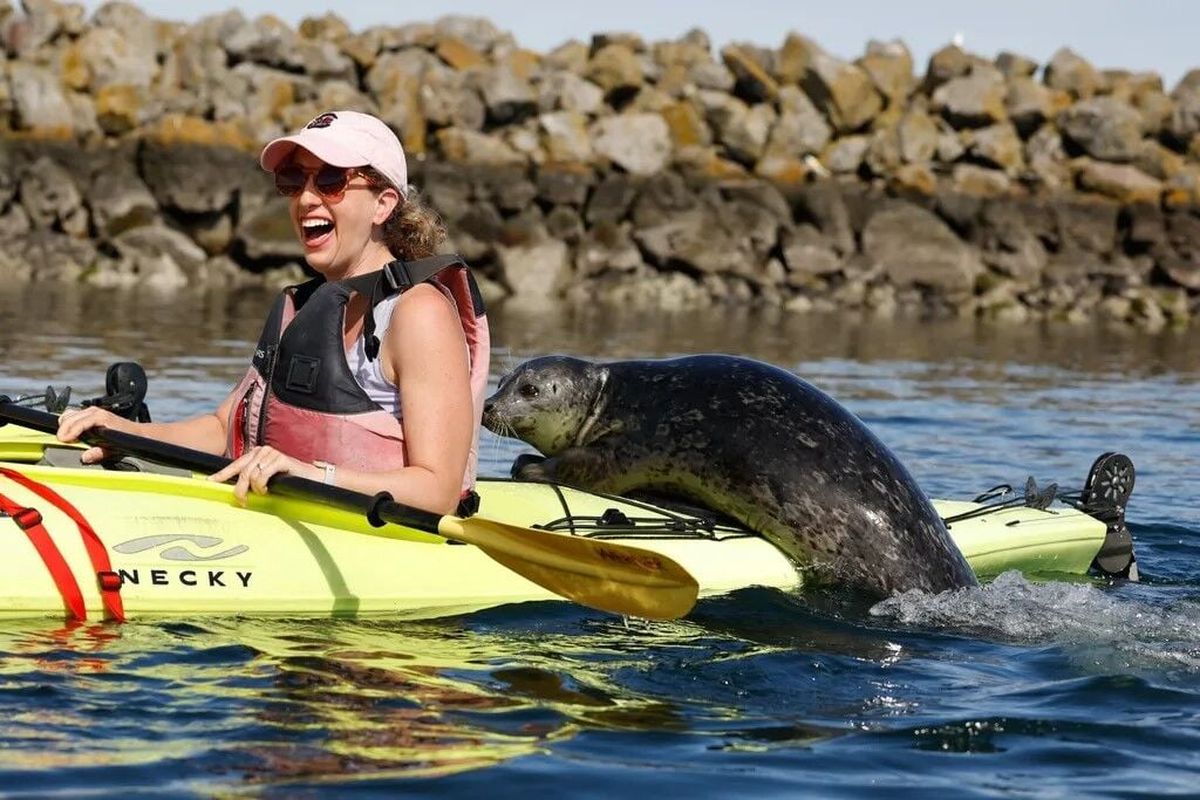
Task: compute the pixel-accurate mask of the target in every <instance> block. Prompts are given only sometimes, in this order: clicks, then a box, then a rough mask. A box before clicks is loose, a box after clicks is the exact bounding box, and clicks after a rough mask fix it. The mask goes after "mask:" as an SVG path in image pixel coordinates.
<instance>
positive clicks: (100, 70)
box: [69, 28, 158, 91]
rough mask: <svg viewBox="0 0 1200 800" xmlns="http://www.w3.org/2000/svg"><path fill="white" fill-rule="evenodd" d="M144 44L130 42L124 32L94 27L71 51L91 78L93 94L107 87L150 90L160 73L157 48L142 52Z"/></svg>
mask: <svg viewBox="0 0 1200 800" xmlns="http://www.w3.org/2000/svg"><path fill="white" fill-rule="evenodd" d="M141 46H144V43H139V44H133V43H131V42H129V41H128V40H127V39H126V38H125V36H124V33H123V32H122V31H119V30H115V29H113V28H92V29H91V30H89V31H88V32H87V33H85V34H84V35H83V37H82V38H81V39H79V40H78V41H76V42H75V43H74V44H73V45H72V48H71V51H69V52H74V53H76V54H77V56H76V57H77V58H78V59H79V60H80V62H81V63H82V66H83V69H84V70H85V71H86V74H87V75H88V81H87V84H86V87H80V88H90V89H91V90H92V91H96V90H98V89H102V88H104V87H105V86H114V85H129V86H141V87H149V86H150V84H151V83H152V81H153V79H154V76H155V75H156V74H157V73H158V59H157V50H158V48H157V47H151V48H150V49H149V50H142V49H140V47H141Z"/></svg>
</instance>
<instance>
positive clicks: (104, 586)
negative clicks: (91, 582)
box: [96, 570, 125, 592]
mask: <svg viewBox="0 0 1200 800" xmlns="http://www.w3.org/2000/svg"><path fill="white" fill-rule="evenodd" d="M96 578H97V580H98V581H99V583H100V591H102V592H117V591H120V590H121V587H122V586H123V585H124V584H125V579H124V578H122V577H121V575H120V573H118V572H112V571H111V570H105V571H101V572H97V573H96Z"/></svg>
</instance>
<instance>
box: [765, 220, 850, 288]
mask: <svg viewBox="0 0 1200 800" xmlns="http://www.w3.org/2000/svg"><path fill="white" fill-rule="evenodd" d="M779 245H780V250H781V251H782V253H783V263H784V265H785V266H786V267H787V271H788V276H787V282H788V283H789V284H791V285H793V286H804V285H806V284H807V283H808V282H809V281H810V280H811V278H812V276H814V275H829V274H833V273H836V272H840V271H841V269H842V259H841V257H840V256H839V255H838V253H837V251H836V250H834V247H833V243H832V242H830V241H829V239H827V238H826V237H825V236H823V235H822V234H821V232H820V231H819V230H817V228H816V227H814V226H813V225H808V224H803V225H798V226H796V227H795V228H784V229H783V231H782V232H781V233H780V236H779Z"/></svg>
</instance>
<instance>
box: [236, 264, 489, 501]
mask: <svg viewBox="0 0 1200 800" xmlns="http://www.w3.org/2000/svg"><path fill="white" fill-rule="evenodd" d="M422 282H429V283H431V284H433V285H434V286H436V287H437V288H438V289H440V290H441V291H442V292H443V293H444V294H445V295H446V296H447V297H448V298H450V300H451V301H453V303H454V307H455V309H456V310H457V311H458V317H459V320H460V322H461V323H462V327H463V333H464V334H465V335H466V341H467V348H468V355H469V358H470V365H471V398H472V401H473V406H474V412H475V432H474V436H473V437H472V441H471V452H470V455H469V457H468V459H467V468H466V471H465V472H464V474H463V482H462V486H463V490H464V492H466V491H469V490H470V489H471V488H472V487H473V486H474V485H475V473H476V469H477V466H478V459H479V421H480V419H481V417H482V414H483V398H484V394H485V392H486V388H487V376H488V360H489V356H490V347H491V341H490V335H489V332H488V324H487V316H486V313H485V310H484V305H483V298H482V296H481V295H480V293H479V288H478V286H477V285H476V283H475V279H474V278H473V277H472V275H471V272H470V269H469V268H468V267H467V265H466V263H465V262H464V261H463V260H462V259H461V258H460V257H459V256H456V255H442V256H433V257H431V258H424V259H420V260H418V261H409V262H405V261H400V260H397V261H393V262H391V263H390V264H388V265H386V266H385V267H383V269H381V270H379V271H377V272H371V273H369V274H367V275H360V276H357V277H354V278H348V279H346V280H342V281H330V282H326V281H325V280H324V279H323V278H316V279H314V280H311V281H308V282H306V283H302V284H300V285H298V286H290V287H288V288H286V289H285V290H284V291H283V293H282V294H281V295H280V296H279V298H278V300H276V302H275V305H274V307H273V308H272V309H271V313H270V315H269V316H268V317H267V322H266V324H265V325H264V326H263V332H262V335H261V336H260V337H259V340H258V346H257V347H255V350H254V358H253V359H252V361H251V365H250V368H249V369H248V370H247V371H246V376H245V377H244V378H242V381H241V383H239V384H238V387H237V389H236V390H235V392H236V396H237V402H235V403H234V407H233V411H232V412H231V414H230V419H229V424H228V431H229V439H228V442H227V445H226V455H228V456H229V457H231V458H237V457H238V456H240V455H241V454H242V453H244V452H245V451H246V450H247V449H249V448H250V447H253V446H255V445H262V444H267V445H270V446H272V447H274V448H276V449H277V450H279V451H281V452H283V453H286V454H287V455H289V456H291V457H293V458H297V459H300V460H301V461H308V462H315V461H324V462H327V463H330V464H335V465H337V466H345V467H347V468H349V469H355V470H367V471H386V470H392V469H399V468H401V467H403V466H405V465H406V464H407V463H408V453H407V448H406V447H405V443H404V425H403V422H402V419H401V418H399V417H397V416H393V415H392V414H391V413H389V412H388V411H387V410H385V409H384V408H383V407H382V406H380V405H379V404H378V403H376V402H375V401H374V400H372V399H371V398H370V397H368V396H367V394H366V392H365V391H363V389H362V387H361V386H360V385H359V384H358V381H357V380H355V378H354V374H353V372H351V369H350V365H349V363H348V362H347V360H346V350H345V343H344V338H343V328H344V325H345V317H346V304H347V302H349V300H350V297H351V295H353V294H355V293H358V294H362V295H364V296H366V297H367V298H368V300H369V303H368V307H367V311H366V316H365V318H364V320H363V334H362V335H363V337H364V340H365V349H366V353H367V358H368V359H370V360H374V359H375V358H377V357H378V355H379V339H378V338H377V337H376V336H375V317H374V309H375V306H376V305H378V304H379V303H380V302H382V301H383V300H385V299H386V298H388V297H391V296H392V295H395V294H397V293H400V292H404V291H406V290H407V289H410V288H412V287H413V286H415V285H417V284H418V283H422ZM401 403H403V398H401Z"/></svg>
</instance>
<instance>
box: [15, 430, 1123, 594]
mask: <svg viewBox="0 0 1200 800" xmlns="http://www.w3.org/2000/svg"><path fill="white" fill-rule="evenodd" d="M53 452H57V453H58V457H57V458H54V459H51V461H53V462H54V463H59V464H63V463H73V462H72V461H71V459H70V458H66V459H64V458H63V457H62V456H63V453H64V452H66V453H67V455H68V456H69V455H70V454H71V453H73V452H74V451H70V450H67V449H66V448H63V447H62V446H60V445H57V443H55V442H54V440H53V438H52V437H50V436H48V435H46V434H44V433H38V432H35V431H32V430H29V429H26V428H22V427H19V426H17V425H11V424H10V425H7V426H5V427H3V428H0V466H4V467H6V468H8V469H11V470H15V471H17V472H18V473H19V474H20V475H22V476H24V477H25V478H28V479H32V480H33V481H36V482H38V483H39V484H42V485H45V486H48V487H51V488H52V489H53V490H54V491H55V492H57V493H58V494H59V495H61V496H62V497H63V498H65V499H66V500H68V501H69V502H70V503H71V504H72V505H73V506H75V508H77V509H78V511H79V512H80V513H81V514H82V515H83V516H84V517H85V518H86V519H87V521H88V522H90V524H91V526H92V527H93V529H94V530H95V532H96V535H97V536H98V538H99V539H100V541H101V542H102V543H103V546H104V548H105V549H106V551H107V554H108V557H109V559H110V561H111V567H112V571H113V572H115V573H116V574H117V575H119V576H120V595H121V598H122V600H123V603H124V609H125V612H126V615H127V617H128V618H138V617H147V616H195V615H286V616H305V617H308V616H331V615H362V614H382V615H390V616H394V617H436V616H442V615H449V614H459V613H464V612H470V611H474V610H478V609H483V608H488V607H492V606H497V605H501V604H505V603H518V602H528V601H540V600H553V599H561V598H560V597H559V596H558V595H556V594H554V593H552V592H550V591H548V590H547V589H545V588H543V587H542V586H539V585H538V584H536V583H533V582H531V581H530V580H527V579H526V578H523V577H521V576H520V575H518V574H517V573H516V572H514V571H512V570H510V569H508V568H507V567H505V566H502V565H501V564H500V563H497V562H496V561H494V560H492V559H491V558H489V557H488V556H487V555H486V554H485V553H484V552H483V551H482V550H480V549H479V548H478V547H475V546H471V545H466V544H461V543H457V542H452V541H448V540H447V539H446V538H444V537H442V536H439V535H436V534H433V533H428V532H424V531H421V530H416V529H414V528H408V527H405V526H403V525H395V524H391V525H386V526H384V527H379V528H377V527H372V526H371V525H370V524H369V523H368V522H367V520H366V519H365V517H364V516H363V515H361V514H356V513H352V512H350V511H344V510H338V509H336V508H331V507H329V506H328V505H326V504H322V503H319V502H313V501H311V500H304V499H295V498H291V497H277V496H265V497H264V496H251V498H250V501H249V504H248V506H246V507H241V506H239V505H238V504H237V503H236V502H235V500H234V498H233V493H232V488H231V487H230V486H227V485H223V484H214V483H212V482H210V481H207V480H205V479H203V477H201V476H198V475H192V474H161V473H158V472H151V471H119V470H109V469H100V468H83V467H72V466H51V465H49V464H48V463H47V461H46V459H47V456H48V455H50V454H51V453H53ZM75 460H76V461H77V459H75ZM477 490H478V493H479V495H480V498H481V504H480V510H479V515H478V516H479V517H481V518H486V519H488V520H496V521H499V522H502V523H508V524H512V525H519V526H526V527H537V528H540V529H543V530H546V531H551V532H554V533H556V534H557V535H559V536H565V537H572V536H573V537H586V538H589V539H596V540H602V541H604V542H612V543H616V544H628V545H634V546H636V547H638V548H641V549H643V550H646V551H650V552H652V553H656V554H660V555H662V556H665V557H667V558H669V559H673V560H674V561H675V562H677V563H678V564H679V565H680V566H682V567H683V568H684V569H686V570H687V571H688V572H690V573H691V575H692V576H694V577H695V579H696V582H697V583H698V584H699V592H700V595H701V596H710V595H716V594H721V593H725V592H730V591H733V590H736V589H740V588H744V587H750V586H767V587H777V588H780V589H785V590H787V589H794V588H796V587H797V586H798V584H799V580H800V579H799V577H798V575H797V572H796V570H795V569H794V568H793V566H792V565H791V564H790V563H789V562H788V561H787V560H786V559H785V558H784V557H783V556H782V555H781V554H780V552H779V551H778V550H776V549H775V548H774V547H773V546H772V545H770V544H769V543H767V542H766V541H765V540H763V539H761V538H759V537H757V536H755V535H753V534H752V533H750V532H748V531H746V530H744V529H741V528H738V527H736V526H733V525H726V524H717V523H713V521H712V520H711V518H708V517H705V516H704V515H701V514H696V513H687V512H683V511H677V510H673V509H670V508H665V507H659V506H654V505H650V504H646V503H641V502H635V501H631V500H627V499H622V498H614V497H609V496H603V495H597V494H591V493H588V492H583V491H579V490H575V489H571V488H567V487H561V486H553V485H547V484H531V483H521V482H515V481H510V480H500V479H482V480H480V482H479V485H478V489H477ZM0 493H3V494H4V495H5V496H7V497H8V498H10V499H11V500H12V501H14V502H16V503H17V504H20V505H26V506H30V507H35V508H37V509H38V511H39V512H40V513H41V515H42V520H43V526H44V528H45V530H46V531H47V532H48V533H49V534H50V536H51V537H52V538H53V540H54V542H55V544H56V545H57V548H58V550H59V551H60V552H61V554H62V557H63V559H64V560H65V561H66V563H67V564H68V565H69V567H70V569H71V571H72V572H73V573H74V574H75V577H76V580H77V581H78V585H79V587H80V590H81V592H82V594H83V600H84V603H85V605H86V607H87V610H88V612H89V614H95V615H96V617H99V616H100V615H101V614H102V612H103V605H102V598H101V592H100V590H99V588H98V585H97V581H96V579H95V569H94V567H93V564H92V561H91V559H90V557H89V554H88V552H87V550H86V549H85V547H84V544H83V540H82V538H81V536H80V533H79V529H78V527H77V526H76V524H75V523H74V522H73V521H72V520H71V519H70V518H69V517H68V516H67V515H66V514H65V513H63V512H62V511H60V510H59V509H57V508H56V507H55V506H54V505H52V504H48V503H46V502H44V501H43V500H42V499H41V498H39V497H38V496H37V495H35V494H33V493H32V492H31V491H29V490H28V489H26V488H25V487H23V486H22V485H21V484H19V483H18V482H15V481H13V480H11V479H8V478H4V477H0ZM934 504H935V506H936V507H937V509H938V511H939V512H940V513H941V514H942V515H943V517H946V518H948V522H949V529H950V533H951V536H952V537H953V538H954V541H955V543H956V544H957V545H958V546H959V547H960V548H961V549H962V551H963V553H964V555H965V556H966V558H967V560H968V561H969V562H970V564H971V566H972V567H973V568H974V569H975V571H976V572H977V573H978V574H980V575H981V576H984V577H986V576H989V575H995V574H998V573H1000V572H1002V571H1004V570H1009V569H1017V570H1021V571H1022V572H1025V573H1028V574H1051V573H1055V574H1064V573H1065V574H1075V575H1083V574H1085V573H1087V571H1088V570H1089V567H1091V566H1092V564H1093V560H1094V559H1095V558H1096V557H1097V555H1098V553H1100V552H1101V549H1102V547H1104V546H1105V543H1106V540H1108V539H1109V536H1108V534H1109V529H1110V527H1111V526H1110V525H1108V524H1106V522H1104V521H1101V520H1099V519H1097V518H1095V517H1094V516H1092V515H1089V514H1087V513H1084V512H1083V511H1080V510H1078V509H1076V508H1073V507H1070V506H1068V505H1054V506H1051V507H1049V508H1046V509H1045V510H1039V509H1038V508H1031V507H1027V506H1017V507H1009V508H999V509H989V508H987V507H985V506H984V505H983V504H980V503H976V502H966V501H952V500H938V501H934ZM972 515H974V516H972ZM0 533H5V534H7V535H6V536H5V538H4V541H5V542H6V543H7V544H6V547H5V552H4V558H3V560H2V561H0V616H6V617H41V616H49V617H62V616H63V615H64V602H63V596H62V594H61V593H60V591H59V589H58V587H57V586H56V584H55V582H54V580H53V579H52V578H51V575H50V573H49V570H48V569H47V566H46V563H45V560H44V558H43V556H42V555H41V554H39V552H38V550H37V549H36V548H35V547H34V546H33V544H32V543H31V541H30V539H29V538H28V537H27V536H25V535H22V532H21V530H20V529H19V528H18V526H17V524H16V521H15V520H13V519H11V518H8V517H0Z"/></svg>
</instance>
